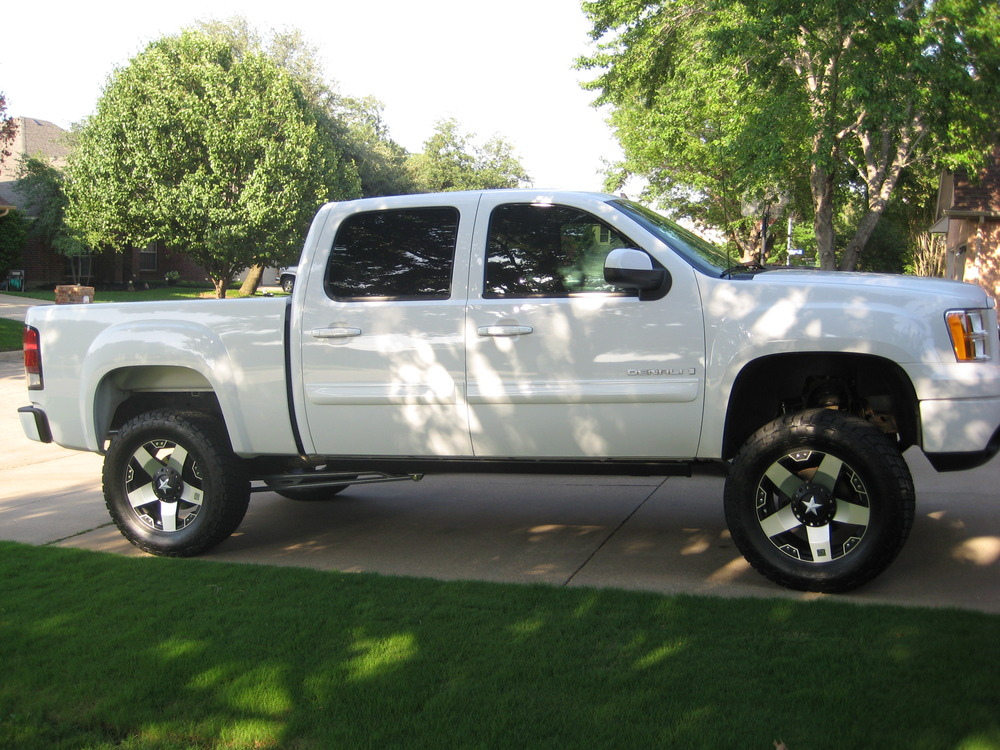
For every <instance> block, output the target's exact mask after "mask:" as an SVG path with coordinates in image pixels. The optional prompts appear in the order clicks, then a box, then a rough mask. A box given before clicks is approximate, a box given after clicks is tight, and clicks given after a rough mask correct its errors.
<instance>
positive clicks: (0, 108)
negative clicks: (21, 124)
mask: <svg viewBox="0 0 1000 750" xmlns="http://www.w3.org/2000/svg"><path fill="white" fill-rule="evenodd" d="M16 135H17V122H16V121H15V120H14V118H13V117H11V116H10V115H8V114H7V95H6V94H5V93H3V92H2V91H0V161H3V160H4V159H6V158H7V157H8V156H10V151H8V150H7V146H9V145H10V144H11V143H13V142H14V137H15V136H16Z"/></svg>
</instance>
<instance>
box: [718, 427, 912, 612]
mask: <svg viewBox="0 0 1000 750" xmlns="http://www.w3.org/2000/svg"><path fill="white" fill-rule="evenodd" d="M725 510H726V521H727V524H728V526H729V531H730V533H731V534H732V537H733V541H734V542H735V543H736V546H737V547H738V548H739V549H740V551H741V552H742V553H743V555H744V557H746V559H747V561H748V562H749V563H750V564H751V565H752V566H753V567H754V568H756V569H757V570H758V571H759V572H761V573H762V574H764V575H765V576H767V577H768V578H770V579H771V580H772V581H775V582H776V583H778V584H781V585H782V586H787V587H788V588H793V589H799V590H802V591H826V592H836V591H848V590H850V589H853V588H857V587H858V586H861V585H862V584H864V583H867V582H868V581H870V580H871V579H873V578H874V577H875V576H877V575H878V574H879V573H881V572H882V571H883V570H885V569H886V568H887V567H888V566H889V564H890V563H891V562H892V561H893V560H894V559H895V558H896V555H897V554H899V551H900V550H901V549H902V547H903V544H904V542H905V541H906V538H907V536H908V535H909V532H910V527H911V526H912V524H913V515H914V511H915V501H914V492H913V480H912V478H911V477H910V471H909V468H908V467H907V465H906V462H905V461H904V460H903V457H902V455H900V452H899V450H898V449H897V448H896V446H895V445H894V444H893V443H892V442H891V441H890V440H889V439H888V438H887V437H886V436H885V435H883V434H882V433H881V432H879V430H878V429H876V428H875V427H874V426H872V425H871V424H869V423H868V422H866V421H864V420H862V419H859V418H858V417H854V416H851V415H849V414H845V413H842V412H837V411H831V410H827V409H817V410H814V411H807V412H801V413H797V414H790V415H786V416H784V417H781V418H780V419H777V420H775V421H773V422H771V423H770V424H768V425H766V426H765V427H763V428H761V429H760V430H758V431H757V432H756V433H755V434H754V435H753V436H752V437H751V438H750V440H748V441H747V443H746V445H744V447H743V448H742V449H741V450H740V452H739V454H737V456H736V458H735V459H734V460H733V465H732V467H731V471H730V475H729V479H728V480H727V482H726V491H725Z"/></svg>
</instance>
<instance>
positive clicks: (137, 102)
mask: <svg viewBox="0 0 1000 750" xmlns="http://www.w3.org/2000/svg"><path fill="white" fill-rule="evenodd" d="M66 192H67V195H68V197H69V207H68V210H67V223H68V224H69V225H70V227H71V228H72V229H73V230H75V231H76V232H77V233H78V234H79V236H81V237H82V238H83V239H84V240H85V241H86V242H87V244H89V245H91V246H93V247H101V246H107V247H111V248H115V249H123V248H125V247H127V246H136V247H142V246H145V245H147V244H148V243H150V242H154V241H159V242H162V243H164V244H166V245H167V246H169V247H171V248H174V249H177V250H180V251H183V252H185V253H187V254H188V255H189V256H190V257H192V258H193V259H194V260H195V261H196V262H197V263H198V264H199V265H201V266H202V267H204V268H205V269H206V270H207V271H208V273H209V276H210V278H211V279H212V281H213V282H214V284H215V287H216V292H217V294H218V295H219V296H220V297H221V296H225V291H226V288H227V287H228V285H229V282H230V280H231V278H232V276H233V275H234V274H236V273H238V272H239V271H240V270H242V269H243V268H245V267H247V266H250V265H254V264H257V263H268V262H284V261H286V260H287V259H288V258H289V257H292V256H293V255H294V253H295V252H296V251H297V249H298V247H299V246H300V244H301V241H302V238H303V236H304V234H305V229H306V227H307V226H308V222H309V220H310V219H311V217H312V215H313V214H314V212H315V210H316V207H317V205H319V204H320V203H323V202H324V201H327V200H332V199H344V198H351V197H356V196H357V195H359V194H360V181H359V179H358V174H357V170H356V169H355V168H354V165H353V164H352V163H351V162H349V161H348V160H346V159H345V158H344V156H343V154H342V153H341V152H340V151H339V150H338V149H337V148H336V144H334V143H332V142H331V140H330V139H329V138H327V137H324V132H323V128H322V125H321V123H320V118H319V116H318V114H317V112H316V109H315V107H314V106H312V104H311V103H310V101H309V99H308V97H307V95H306V93H305V92H304V91H303V87H302V86H301V85H300V84H299V82H298V81H297V80H296V79H295V78H294V77H293V76H292V75H291V74H290V73H289V72H288V71H287V70H285V69H283V68H282V67H281V66H280V65H278V64H277V63H275V62H274V61H273V60H272V59H270V58H269V57H268V56H267V55H265V54H262V53H260V52H257V51H254V50H252V49H240V48H238V47H237V46H236V45H234V44H232V43H231V42H229V41H227V40H225V39H222V38H220V37H219V36H213V35H210V34H207V33H204V32H197V31H186V32H183V33H182V34H180V35H177V36H170V37H165V38H163V39H160V40H158V41H155V42H153V43H152V44H150V45H149V46H148V47H147V48H146V50H145V51H144V52H142V53H140V54H139V55H138V56H136V57H135V58H134V59H133V60H132V61H131V62H130V63H129V64H128V65H127V66H126V67H124V68H122V69H120V70H117V71H116V72H115V73H114V74H113V76H112V77H111V79H110V81H109V83H108V86H107V87H106V89H105V91H104V93H103V94H102V96H101V99H100V101H99V102H98V105H97V112H96V114H95V115H94V116H93V117H91V118H90V119H88V120H87V121H86V122H85V123H84V127H83V129H82V131H81V132H80V137H79V146H78V148H77V149H76V151H75V152H74V153H73V154H72V156H71V158H70V163H69V166H68V171H67V182H66Z"/></svg>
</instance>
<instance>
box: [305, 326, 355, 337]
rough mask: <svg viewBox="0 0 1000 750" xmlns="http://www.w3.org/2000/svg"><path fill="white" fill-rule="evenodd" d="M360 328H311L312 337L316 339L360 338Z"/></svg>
mask: <svg viewBox="0 0 1000 750" xmlns="http://www.w3.org/2000/svg"><path fill="white" fill-rule="evenodd" d="M360 335H361V329H360V328H343V327H339V328H313V329H312V336H313V338H316V339H349V338H351V337H352V336H360Z"/></svg>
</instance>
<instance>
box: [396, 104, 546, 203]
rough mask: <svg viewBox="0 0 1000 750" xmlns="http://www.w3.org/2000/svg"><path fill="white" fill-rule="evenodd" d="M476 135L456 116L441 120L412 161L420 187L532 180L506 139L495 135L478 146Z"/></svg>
mask: <svg viewBox="0 0 1000 750" xmlns="http://www.w3.org/2000/svg"><path fill="white" fill-rule="evenodd" d="M474 137H475V136H474V135H472V134H466V133H463V132H462V131H461V129H460V127H459V124H458V121H457V120H455V119H454V118H449V119H444V120H439V121H438V122H437V125H436V126H435V128H434V133H433V134H432V135H431V137H430V138H428V139H427V140H426V141H425V142H424V150H423V151H422V152H421V153H419V154H414V155H412V156H411V157H410V160H409V165H410V169H411V172H412V174H413V178H414V181H415V183H416V186H417V188H418V189H419V190H421V191H424V192H442V191H450V190H490V189H493V188H515V187H521V186H523V185H527V184H529V183H530V182H531V178H530V177H529V176H528V174H527V173H526V172H525V170H524V167H523V166H521V162H520V161H519V160H518V158H517V156H516V155H515V153H514V148H513V146H512V145H511V144H510V143H508V142H507V141H506V140H505V139H503V138H501V137H500V136H494V137H493V138H491V139H490V140H489V141H487V142H486V144H485V145H483V146H478V145H476V144H475V143H474V142H473V139H474Z"/></svg>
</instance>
